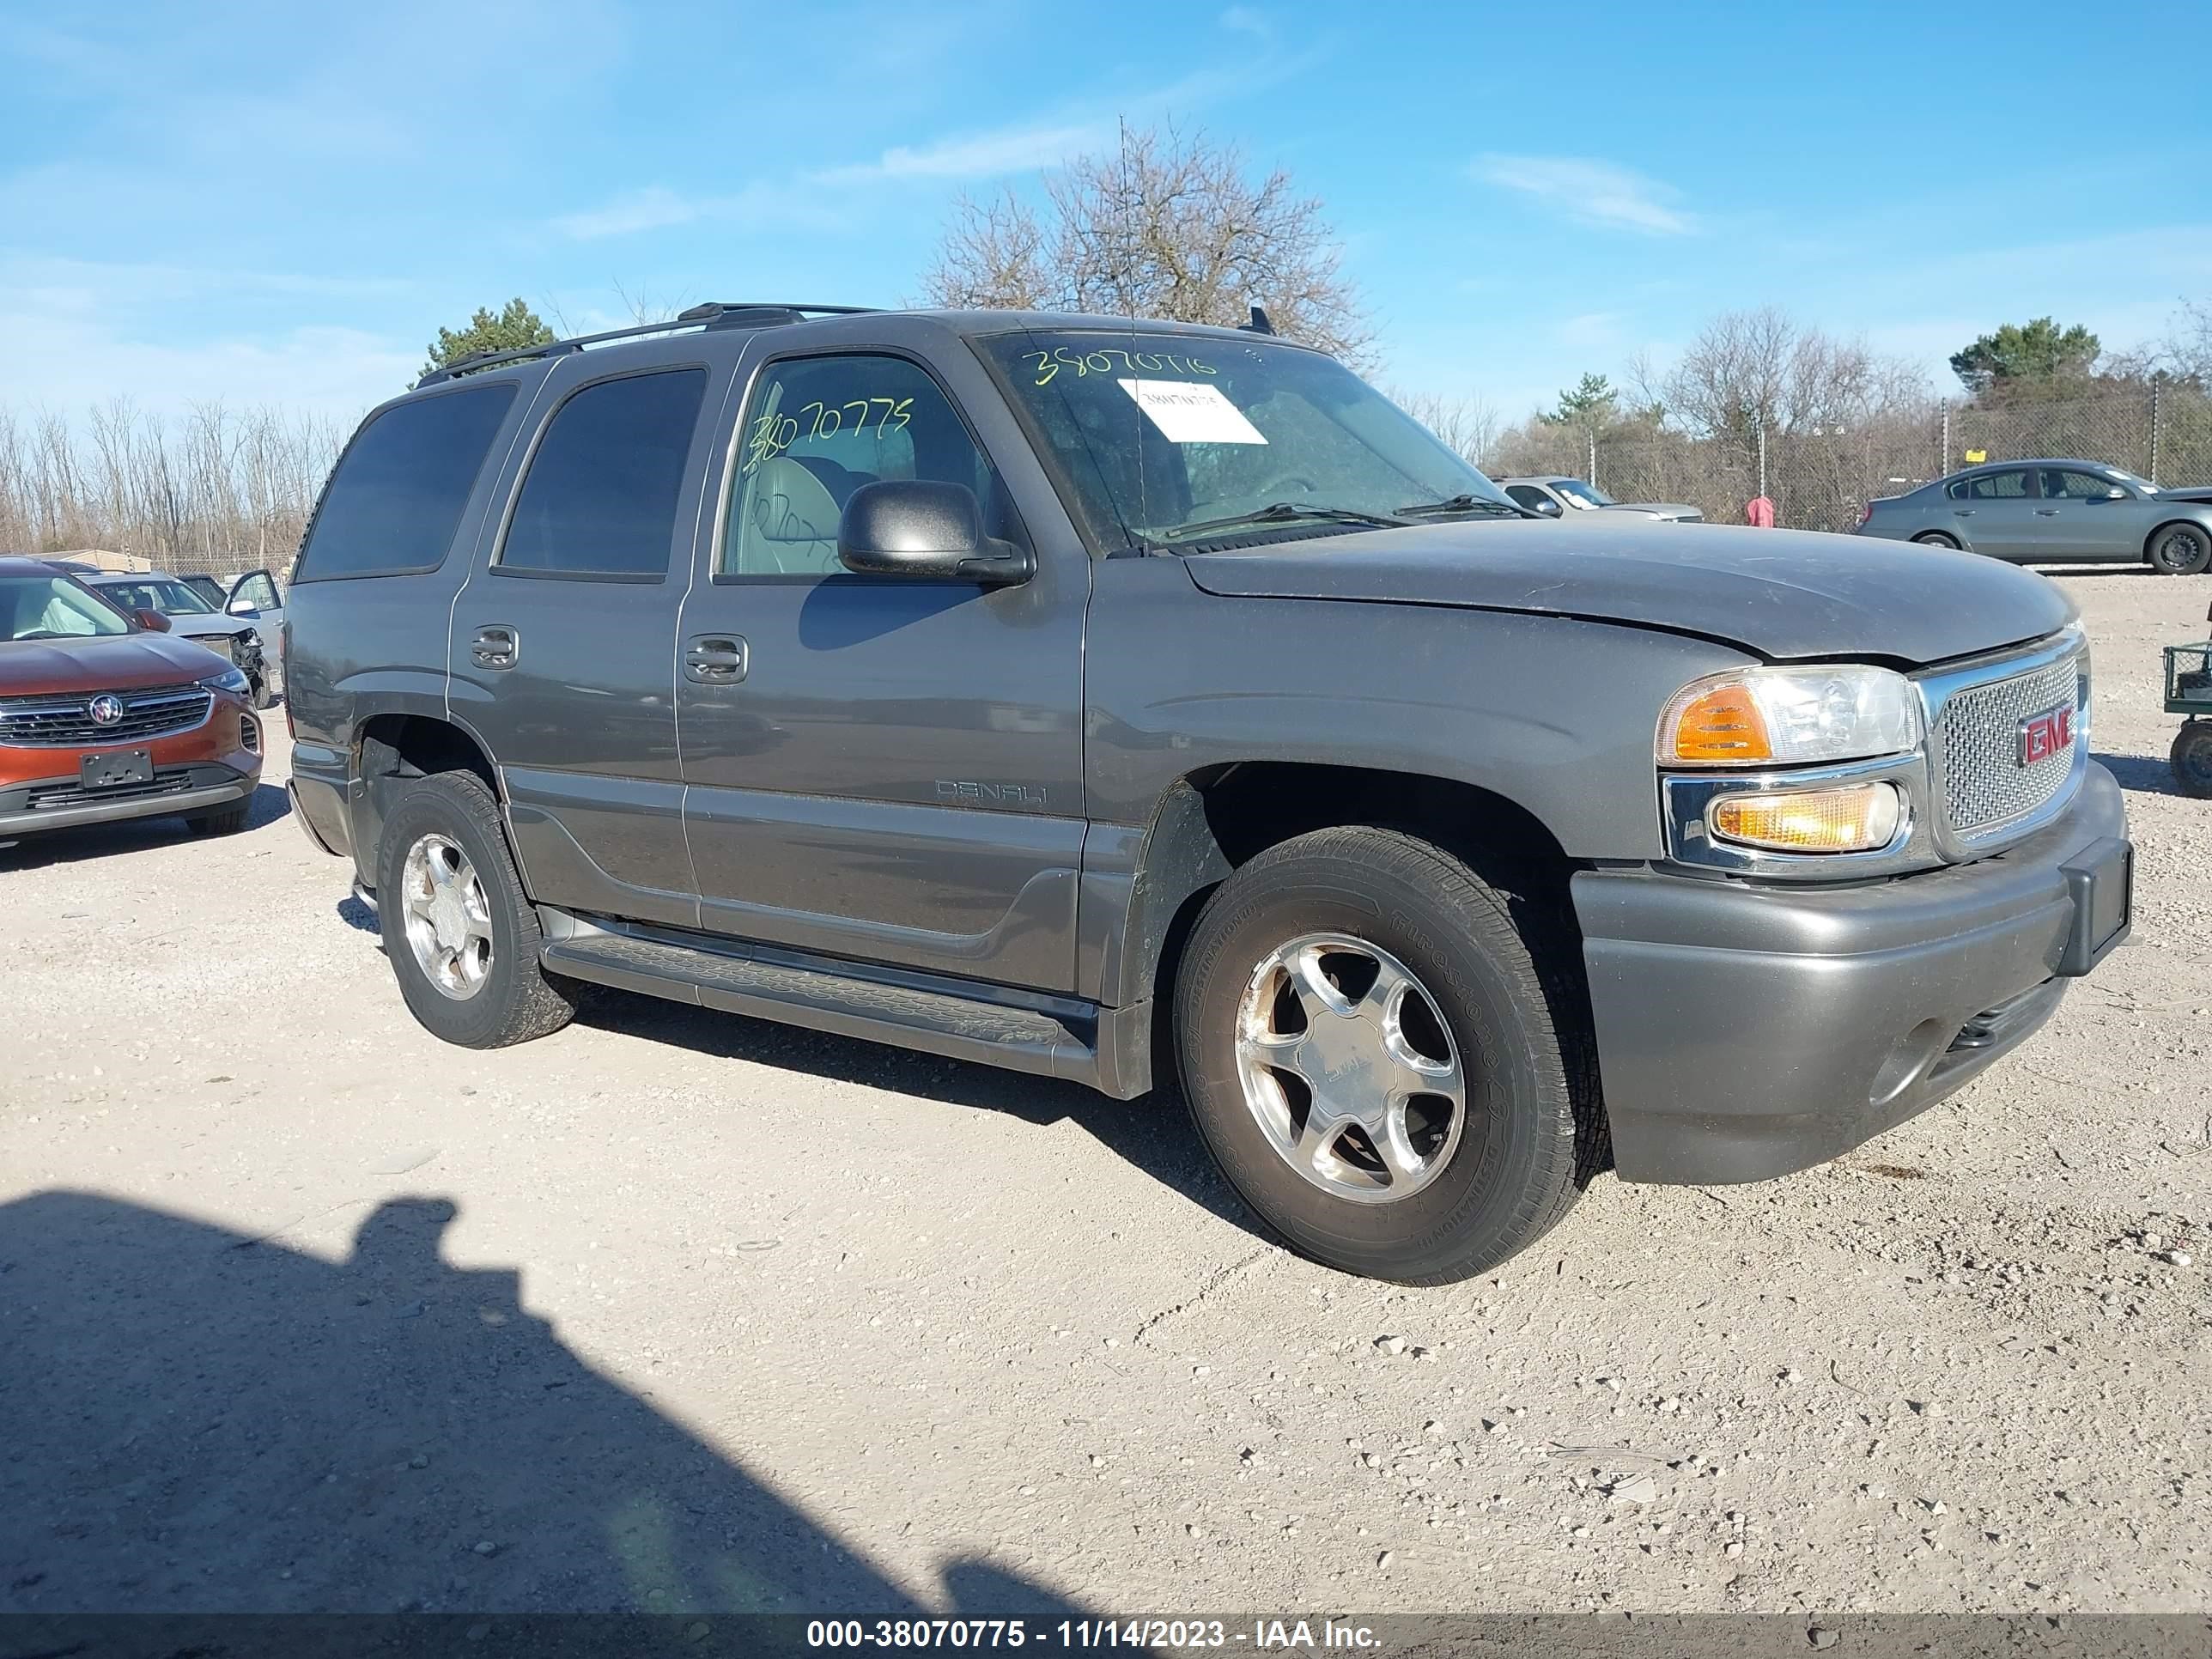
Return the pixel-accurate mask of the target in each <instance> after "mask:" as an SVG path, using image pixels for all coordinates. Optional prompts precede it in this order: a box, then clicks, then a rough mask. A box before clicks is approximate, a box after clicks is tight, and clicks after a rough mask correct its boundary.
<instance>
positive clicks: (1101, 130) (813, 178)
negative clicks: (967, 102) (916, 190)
mask: <svg viewBox="0 0 2212 1659" xmlns="http://www.w3.org/2000/svg"><path fill="white" fill-rule="evenodd" d="M1112 138H1113V129H1112V128H1111V127H1110V126H1109V125H1106V124H1104V123H1103V122H1096V121H1092V122H1079V123H1072V124H1071V123H1061V124H1058V125H1045V126H1022V127H1006V128H1002V129H1000V130H999V131H994V132H978V133H969V134H964V135H962V136H959V137H950V138H941V139H939V140H938V141H937V142H936V143H931V144H924V145H922V146H921V148H920V149H915V148H912V147H910V146H908V145H904V144H902V145H899V146H898V147H896V149H887V150H885V151H884V153H883V154H882V155H879V156H878V157H877V158H876V159H875V160H874V161H863V162H860V163H858V164H856V165H854V166H851V167H830V168H829V169H827V170H826V171H823V172H821V173H809V174H808V175H807V179H808V181H809V182H810V183H813V184H821V185H870V184H879V183H884V182H889V181H891V180H896V179H989V178H994V177H997V176H999V175H1001V174H1004V173H1028V172H1031V171H1033V170H1035V169H1037V168H1040V167H1051V166H1053V165H1054V164H1055V163H1056V162H1059V161H1064V160H1066V157H1068V156H1069V155H1073V154H1076V153H1079V152H1080V151H1082V150H1085V149H1095V148H1096V147H1097V146H1098V145H1100V144H1103V143H1109V142H1111V140H1112Z"/></svg>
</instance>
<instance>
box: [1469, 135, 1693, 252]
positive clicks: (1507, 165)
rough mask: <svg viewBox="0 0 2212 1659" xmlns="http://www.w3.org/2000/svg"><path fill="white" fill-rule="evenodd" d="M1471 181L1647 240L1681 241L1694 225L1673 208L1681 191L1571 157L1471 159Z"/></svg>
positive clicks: (1605, 164)
mask: <svg viewBox="0 0 2212 1659" xmlns="http://www.w3.org/2000/svg"><path fill="white" fill-rule="evenodd" d="M1474 176H1475V177H1476V178H1478V179H1481V180H1482V181H1483V182H1485V183H1486V184H1492V185H1498V187H1499V188H1500V189H1504V190H1512V191H1520V192H1521V193H1522V195H1524V196H1531V197H1535V198H1536V199H1537V200H1539V201H1541V202H1544V203H1547V204H1549V205H1551V206H1552V207H1554V208H1556V209H1558V210H1559V211H1561V212H1563V213H1565V215H1566V216H1568V217H1569V218H1571V219H1573V220H1575V221H1577V222H1578V223H1581V224H1586V225H1597V226H1600V227H1602V228H1607V229H1613V230H1638V231H1642V232H1644V234H1647V235H1654V236H1681V235H1685V234H1688V233H1689V232H1690V231H1692V229H1694V228H1696V221H1695V220H1694V219H1692V217H1691V216H1689V215H1688V214H1686V213H1684V212H1682V211H1681V210H1680V209H1678V208H1676V207H1674V206H1673V205H1672V204H1673V203H1674V201H1676V200H1677V199H1678V197H1679V192H1677V191H1674V190H1673V189H1671V188H1670V187H1668V185H1662V184H1661V183H1659V182H1658V181H1657V180H1656V179H1646V178H1645V177H1644V175H1643V174H1641V173H1632V172H1630V171H1629V170H1628V169H1627V168H1626V167H1619V166H1616V165H1615V164H1614V163H1613V162H1611V161H1595V160H1593V159H1590V158H1589V157H1585V156H1575V155H1494V154H1493V155H1480V156H1477V157H1476V158H1475V161H1474Z"/></svg>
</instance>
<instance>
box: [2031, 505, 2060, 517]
mask: <svg viewBox="0 0 2212 1659" xmlns="http://www.w3.org/2000/svg"><path fill="white" fill-rule="evenodd" d="M2035 516H2036V517H2037V518H2039V519H2055V518H2057V516H2058V509H2057V507H2037V508H2036V509H2035Z"/></svg>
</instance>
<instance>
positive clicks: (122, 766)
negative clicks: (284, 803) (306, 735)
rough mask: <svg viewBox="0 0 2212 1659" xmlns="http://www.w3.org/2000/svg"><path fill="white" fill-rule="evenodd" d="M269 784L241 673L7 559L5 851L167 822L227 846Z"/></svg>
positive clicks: (158, 621)
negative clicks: (126, 823) (28, 839)
mask: <svg viewBox="0 0 2212 1659" xmlns="http://www.w3.org/2000/svg"><path fill="white" fill-rule="evenodd" d="M260 781H261V723H260V722H259V721H258V720H256V719H255V718H254V715H253V710H252V701H251V692H250V690H249V688H248V687H247V684H246V677H245V675H243V674H241V673H240V671H238V669H237V668H235V667H234V666H233V665H231V664H229V663H228V662H225V661H224V660H223V659H222V658H221V657H218V656H216V654H215V653H213V652H211V651H210V650H208V649H207V648H206V647H203V646H197V645H194V644H193V643H192V642H191V641H189V640H183V639H173V638H171V637H169V635H168V632H167V623H165V622H164V621H163V619H162V618H161V617H159V616H158V615H155V614H153V613H149V612H143V611H142V612H138V613H137V614H135V615H133V614H129V613H126V612H124V611H118V609H116V608H115V607H114V606H113V605H110V604H108V603H107V601H106V600H105V599H100V598H98V597H96V596H95V595H94V593H93V592H91V591H90V590H89V589H88V588H86V587H85V586H82V584H81V583H79V582H78V581H77V580H76V578H74V577H72V576H70V575H68V574H65V573H64V572H62V571H59V570H57V569H55V568H53V567H52V565H48V564H42V563H40V562H39V561H37V560H35V559H21V558H0V842H8V841H12V840H14V839H15V838H16V837H17V836H24V835H27V834H31V833H33V832H34V831H38V830H41V829H70V828H72V827H74V826H76V825H78V824H86V823H112V822H114V821H115V820H117V819H118V818H149V817H169V816H172V815H174V816H178V817H182V818H183V819H184V820H185V823H188V824H190V825H191V827H192V829H195V830H197V831H199V832H201V833H203V834H206V835H216V836H222V835H228V834H230V833H231V832H233V831H234V830H238V829H244V828H245V827H246V813H247V811H248V810H249V804H250V803H251V801H252V798H253V791H254V788H255V786H256V785H258V783H259V782H260Z"/></svg>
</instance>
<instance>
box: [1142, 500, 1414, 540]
mask: <svg viewBox="0 0 2212 1659" xmlns="http://www.w3.org/2000/svg"><path fill="white" fill-rule="evenodd" d="M1301 519H1319V520H1322V522H1324V523H1328V524H1357V525H1365V526H1369V527H1370V528H1371V529H1376V530H1395V529H1402V528H1403V527H1404V526H1405V524H1406V522H1407V521H1406V520H1404V519H1401V518H1395V517H1393V516H1392V515H1391V514H1389V513H1367V512H1363V511H1362V510H1361V509H1359V508H1358V507H1322V506H1318V505H1316V504H1315V503H1313V502H1311V501H1277V502H1276V503H1274V505H1273V506H1272V507H1261V509H1260V510H1259V511H1258V512H1256V513H1231V515H1230V516H1229V517H1228V518H1225V519H1201V520H1199V521H1198V522H1197V523H1196V524H1182V525H1177V526H1176V527H1175V528H1174V529H1173V530H1171V531H1170V532H1168V538H1171V539H1173V540H1176V541H1181V540H1182V539H1183V538H1186V537H1189V536H1202V535H1205V534H1206V533H1207V532H1210V531H1215V530H1241V529H1243V528H1245V527H1247V526H1254V525H1271V524H1295V523H1297V521H1298V520H1301Z"/></svg>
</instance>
